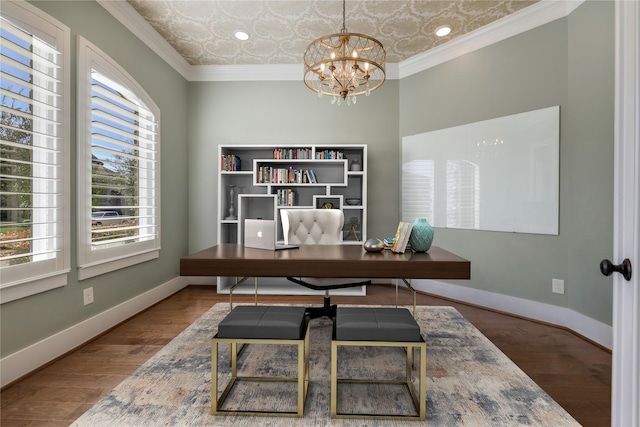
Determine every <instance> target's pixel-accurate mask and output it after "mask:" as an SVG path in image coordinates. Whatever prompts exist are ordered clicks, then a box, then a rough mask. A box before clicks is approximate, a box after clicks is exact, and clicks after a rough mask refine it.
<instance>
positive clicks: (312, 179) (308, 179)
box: [257, 166, 318, 184]
mask: <svg viewBox="0 0 640 427" xmlns="http://www.w3.org/2000/svg"><path fill="white" fill-rule="evenodd" d="M257 183H258V184H317V183H318V179H317V178H316V174H315V173H314V172H313V170H312V169H295V168H274V167H273V166H260V167H259V168H258V176H257Z"/></svg>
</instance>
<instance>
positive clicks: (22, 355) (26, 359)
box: [0, 277, 188, 387]
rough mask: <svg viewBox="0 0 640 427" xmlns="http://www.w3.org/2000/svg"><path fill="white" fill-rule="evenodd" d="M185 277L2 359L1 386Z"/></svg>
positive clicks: (160, 295) (156, 298)
mask: <svg viewBox="0 0 640 427" xmlns="http://www.w3.org/2000/svg"><path fill="white" fill-rule="evenodd" d="M187 284H188V281H187V280H186V278H185V277H176V278H175V279H172V280H170V281H168V282H166V283H163V284H162V285H160V286H158V287H156V288H153V289H151V290H150V291H147V292H145V293H143V294H141V295H138V296H137V297H135V298H132V299H130V300H128V301H125V302H123V303H122V304H120V305H117V306H115V307H113V308H110V309H108V310H106V311H103V312H102V313H100V314H97V315H95V316H93V317H91V318H90V319H87V320H85V321H82V322H80V323H78V324H76V325H73V326H71V327H70V328H67V329H65V330H64V331H60V332H58V333H56V334H54V335H51V336H50V337H47V338H45V339H44V340H42V341H39V342H37V343H35V344H32V345H30V346H29V347H26V348H24V349H22V350H19V351H17V352H15V353H13V354H10V355H8V356H6V357H4V358H3V359H1V360H0V382H1V383H0V387H4V386H5V385H7V384H9V383H11V382H13V381H15V380H17V379H18V378H20V377H22V376H24V375H26V374H28V373H29V372H32V371H34V370H35V369H37V368H39V367H41V366H43V365H45V364H46V363H49V362H50V361H52V360H54V359H56V358H57V357H60V356H62V355H63V354H65V353H67V352H68V351H70V350H73V349H74V348H76V347H78V346H80V345H82V344H83V343H85V342H87V341H89V340H91V339H92V338H94V337H96V336H98V335H99V334H101V333H103V332H104V331H106V330H107V329H109V328H111V327H113V326H115V325H117V324H118V323H120V322H122V321H124V320H127V319H128V318H130V317H131V316H133V315H135V314H137V313H139V312H141V311H142V310H144V309H146V308H148V307H150V306H152V305H153V304H155V303H157V302H159V301H162V300H163V299H165V298H167V297H168V296H169V295H172V294H174V293H176V292H177V291H179V290H180V289H182V288H184V287H185V286H187Z"/></svg>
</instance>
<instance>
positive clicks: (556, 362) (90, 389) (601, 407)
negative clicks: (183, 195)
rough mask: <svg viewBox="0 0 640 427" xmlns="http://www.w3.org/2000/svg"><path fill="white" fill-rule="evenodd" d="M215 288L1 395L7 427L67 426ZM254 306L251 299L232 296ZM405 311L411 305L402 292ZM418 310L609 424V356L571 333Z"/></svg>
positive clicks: (374, 289)
mask: <svg viewBox="0 0 640 427" xmlns="http://www.w3.org/2000/svg"><path fill="white" fill-rule="evenodd" d="M228 301H229V296H228V295H226V294H225V295H219V294H217V293H216V291H215V287H211V286H188V287H186V288H185V289H183V290H181V291H179V292H177V293H176V294H174V295H172V296H170V297H169V298H167V299H165V300H164V301H161V302H159V303H158V304H156V305H154V306H153V307H151V308H149V309H148V310H145V311H144V312H142V313H140V314H138V315H136V316H134V317H133V318H131V319H129V320H127V321H125V322H123V323H122V324H120V325H118V326H117V327H115V328H113V329H112V330H110V331H108V332H106V333H105V334H103V335H102V336H100V337H98V338H96V339H94V340H93V341H91V342H89V343H87V344H85V345H84V346H82V347H80V348H78V349H77V350H75V351H73V352H71V353H69V354H68V355H66V356H64V357H62V358H60V359H58V360H57V361H55V362H53V363H51V364H50V365H48V366H46V367H44V368H42V369H40V370H38V371H37V372H35V373H33V374H32V375H30V376H28V377H26V378H24V379H22V380H21V381H18V382H16V383H14V384H12V385H11V386H9V387H7V388H5V389H3V390H2V391H1V393H0V398H1V409H2V411H1V414H0V425H2V426H3V427H33V426H38V427H59V426H67V425H69V424H70V423H71V422H73V421H74V420H75V419H77V418H78V417H79V416H80V415H82V414H83V413H84V412H85V411H87V410H88V409H89V408H91V406H92V405H93V404H94V403H96V402H97V401H98V400H100V398H102V397H103V396H104V395H106V394H107V393H108V392H109V391H110V390H112V389H113V388H114V387H115V386H117V385H118V384H119V383H120V382H121V381H123V380H124V379H126V378H127V376H129V375H130V374H131V373H133V372H134V371H135V370H136V369H137V368H138V367H140V366H141V365H142V364H143V363H144V362H146V361H147V360H148V359H149V358H150V357H152V356H153V355H154V354H155V353H156V352H157V351H159V350H160V349H161V348H162V347H163V346H165V345H166V344H167V343H169V341H171V340H172V339H173V338H174V337H175V336H177V335H178V334H179V333H180V332H182V331H183V330H184V329H185V328H186V327H187V326H189V325H190V324H191V323H193V322H194V321H195V320H196V319H198V317H200V316H201V315H202V314H203V313H204V312H205V311H207V310H208V309H209V308H211V306H213V305H214V304H216V303H218V302H223V303H228ZM234 301H235V302H253V295H237V296H234ZM260 302H261V303H299V304H314V305H315V304H317V305H322V296H319V297H315V296H313V297H310V296H281V295H276V296H266V295H264V296H260ZM332 302H334V303H339V304H373V305H378V304H383V305H388V304H393V303H394V302H395V288H394V287H392V286H387V285H372V286H369V287H368V288H367V295H366V296H338V297H332ZM399 303H400V304H403V305H411V304H413V297H412V295H411V293H410V292H408V291H407V290H405V289H403V288H400V293H399ZM418 304H420V305H437V306H453V307H455V308H456V309H457V310H458V311H460V313H461V314H462V315H463V316H465V317H466V318H467V319H468V320H469V321H470V322H471V323H473V324H474V325H475V326H476V327H477V328H478V329H479V330H480V331H481V332H482V333H483V334H484V335H485V336H487V338H489V339H490V340H491V341H492V342H493V343H494V344H495V345H496V346H497V347H498V348H499V349H500V350H501V351H502V352H503V353H505V354H506V355H507V356H508V357H509V358H511V360H513V361H514V362H515V363H516V364H518V366H520V368H521V369H522V370H523V371H524V372H525V373H527V375H529V376H530V377H531V378H532V379H533V380H534V381H536V382H537V383H538V384H539V385H540V386H541V387H542V388H543V389H544V390H545V391H546V392H547V393H548V394H549V395H550V396H551V397H552V398H553V399H555V400H556V401H557V402H558V403H559V404H560V405H562V406H563V407H564V408H565V409H566V410H567V411H568V412H569V413H570V414H571V415H572V416H573V417H574V418H576V420H577V421H578V422H580V423H581V424H582V425H584V426H586V427H591V426H593V427H600V426H606V425H610V423H611V408H610V406H611V404H610V401H611V353H610V352H608V351H606V350H603V349H602V348H600V347H598V346H596V345H594V344H592V343H590V342H588V341H587V340H584V339H582V338H581V337H579V336H576V335H575V334H573V333H571V332H570V331H567V330H564V329H562V328H556V327H553V326H550V325H545V324H541V323H537V322H532V321H529V320H526V319H521V318H519V317H514V316H510V315H507V314H502V313H496V312H494V311H491V310H485V309H482V308H479V307H474V306H471V305H467V304H463V303H458V302H455V301H451V300H446V299H442V298H438V297H435V296H432V295H427V294H422V293H420V294H419V295H418Z"/></svg>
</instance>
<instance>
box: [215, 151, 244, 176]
mask: <svg viewBox="0 0 640 427" xmlns="http://www.w3.org/2000/svg"><path fill="white" fill-rule="evenodd" d="M221 162H222V163H221V164H220V167H221V168H222V170H223V171H227V172H230V171H239V170H240V163H241V162H240V157H238V156H236V155H235V154H223V155H222V159H221Z"/></svg>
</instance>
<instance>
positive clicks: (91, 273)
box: [78, 249, 160, 280]
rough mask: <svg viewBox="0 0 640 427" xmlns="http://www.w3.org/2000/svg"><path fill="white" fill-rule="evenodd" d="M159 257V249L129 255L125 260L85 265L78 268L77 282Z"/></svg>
mask: <svg viewBox="0 0 640 427" xmlns="http://www.w3.org/2000/svg"><path fill="white" fill-rule="evenodd" d="M159 257H160V250H159V249H152V250H150V251H148V252H142V253H138V254H135V255H130V256H127V257H125V258H119V259H112V260H107V261H100V262H95V263H93V264H85V265H81V266H80V267H78V280H85V279H89V278H91V277H95V276H99V275H101V274H105V273H110V272H112V271H115V270H120V269H122V268H125V267H130V266H132V265H136V264H140V263H143V262H146V261H151V260H152V259H156V258H159Z"/></svg>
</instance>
